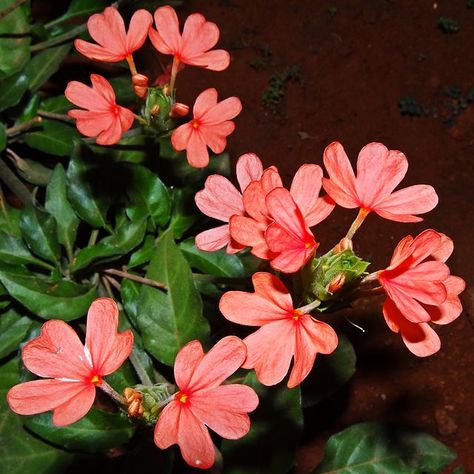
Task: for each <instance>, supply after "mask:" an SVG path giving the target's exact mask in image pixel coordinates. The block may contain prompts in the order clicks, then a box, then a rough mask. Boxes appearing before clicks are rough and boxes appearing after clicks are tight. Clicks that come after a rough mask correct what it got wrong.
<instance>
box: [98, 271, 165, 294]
mask: <svg viewBox="0 0 474 474" xmlns="http://www.w3.org/2000/svg"><path fill="white" fill-rule="evenodd" d="M104 273H107V274H108V275H116V276H119V277H122V278H126V279H127V280H132V281H136V282H138V283H143V284H144V285H148V286H153V287H155V288H159V289H160V290H167V289H168V287H167V286H166V285H165V284H164V283H161V282H159V281H156V280H152V279H151V278H145V277H141V276H139V275H134V274H133V273H128V272H125V271H123V270H117V269H115V268H108V269H107V270H104Z"/></svg>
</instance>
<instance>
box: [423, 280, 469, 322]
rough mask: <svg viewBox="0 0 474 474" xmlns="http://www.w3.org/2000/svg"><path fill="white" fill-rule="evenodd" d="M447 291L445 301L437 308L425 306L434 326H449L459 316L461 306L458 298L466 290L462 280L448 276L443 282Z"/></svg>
mask: <svg viewBox="0 0 474 474" xmlns="http://www.w3.org/2000/svg"><path fill="white" fill-rule="evenodd" d="M443 283H444V285H445V286H446V289H447V291H448V297H447V298H446V301H445V302H444V303H442V304H441V305H439V306H426V310H427V311H428V313H429V315H430V317H431V321H433V322H434V323H436V324H449V323H450V322H452V321H454V320H455V319H456V318H458V317H459V316H460V315H461V312H462V305H461V301H460V299H459V297H458V295H459V294H460V293H462V292H463V291H464V290H465V288H466V283H465V281H464V280H463V279H462V278H459V277H457V276H454V275H450V276H449V277H448V278H447V279H446V280H445V281H444V282H443Z"/></svg>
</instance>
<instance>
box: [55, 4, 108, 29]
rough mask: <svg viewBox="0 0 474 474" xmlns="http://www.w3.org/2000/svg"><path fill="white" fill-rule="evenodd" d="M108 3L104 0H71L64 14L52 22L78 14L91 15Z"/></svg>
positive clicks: (74, 16)
mask: <svg viewBox="0 0 474 474" xmlns="http://www.w3.org/2000/svg"><path fill="white" fill-rule="evenodd" d="M108 4H109V3H108V2H107V1H105V0H72V1H71V3H70V4H69V7H68V9H67V10H66V12H65V13H64V15H61V16H60V17H59V18H57V19H56V20H54V22H53V23H55V24H57V23H60V22H64V21H68V20H72V19H73V18H77V17H78V16H86V15H91V14H92V13H95V12H99V11H101V10H103V9H104V8H105V7H106V6H107V5H108Z"/></svg>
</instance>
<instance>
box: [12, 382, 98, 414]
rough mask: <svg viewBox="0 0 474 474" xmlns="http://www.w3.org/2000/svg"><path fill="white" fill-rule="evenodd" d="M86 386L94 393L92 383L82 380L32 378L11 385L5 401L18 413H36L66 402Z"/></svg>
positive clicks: (52, 408)
mask: <svg viewBox="0 0 474 474" xmlns="http://www.w3.org/2000/svg"><path fill="white" fill-rule="evenodd" d="M86 388H91V389H92V392H93V393H94V394H95V387H94V386H93V385H86V384H84V383H82V382H64V381H62V380H56V379H46V380H32V381H30V382H25V383H21V384H19V385H15V386H14V387H12V388H11V389H10V390H9V391H8V393H7V401H8V404H9V405H10V408H11V409H12V410H13V411H14V412H15V413H18V414H19V415H36V414H37V413H44V412H47V411H50V410H54V409H55V408H56V407H59V406H61V405H63V404H64V403H67V402H68V401H69V400H72V399H73V398H74V397H75V396H77V395H78V394H80V393H82V392H83V391H84V390H85V389H86ZM92 401H94V399H92ZM91 405H92V403H91ZM89 408H90V407H89Z"/></svg>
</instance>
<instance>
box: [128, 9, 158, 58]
mask: <svg viewBox="0 0 474 474" xmlns="http://www.w3.org/2000/svg"><path fill="white" fill-rule="evenodd" d="M152 23H153V17H152V16H151V13H150V12H148V11H146V10H143V9H141V10H137V11H136V12H135V13H134V14H133V15H132V18H131V20H130V25H129V28H128V32H127V52H128V54H131V53H133V52H134V51H136V50H137V49H139V48H141V47H142V46H143V43H145V40H146V38H147V36H148V30H149V29H150V27H151V24H152Z"/></svg>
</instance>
